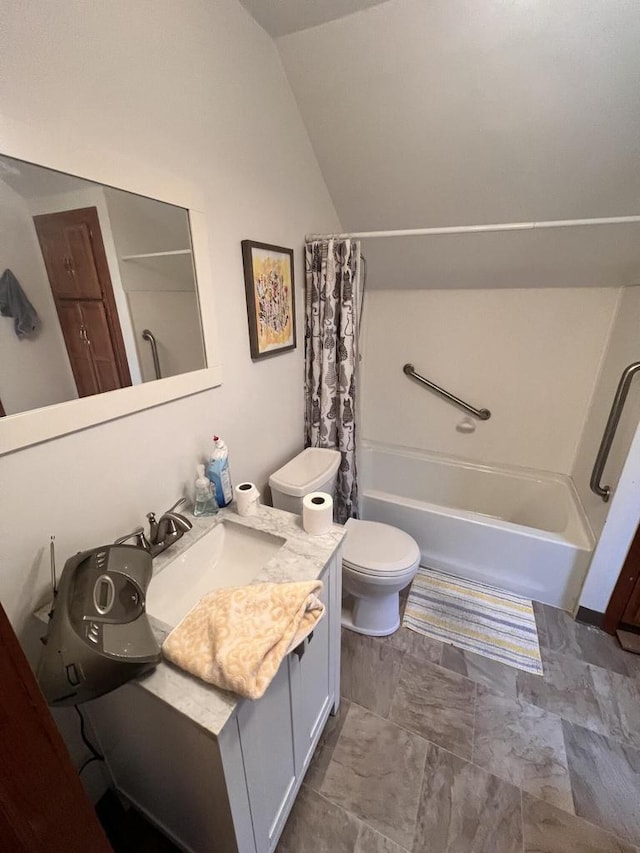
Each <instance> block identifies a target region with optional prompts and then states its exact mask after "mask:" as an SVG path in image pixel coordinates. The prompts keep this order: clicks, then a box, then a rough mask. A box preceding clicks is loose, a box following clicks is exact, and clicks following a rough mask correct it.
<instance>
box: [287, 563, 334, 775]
mask: <svg viewBox="0 0 640 853" xmlns="http://www.w3.org/2000/svg"><path fill="white" fill-rule="evenodd" d="M322 580H323V582H324V588H323V590H322V592H321V594H320V599H321V600H322V602H323V604H324V606H325V607H326V608H327V609H326V612H325V615H324V616H323V618H322V619H321V620H320V622H318V624H317V625H316V627H315V629H314V631H313V634H312V635H311V636H310V637H309V638H307V640H306V641H305V643H304V647H303V648H304V654H302V655H301V656H300V657H298V655H296V654H292V655H290V658H291V660H290V668H291V695H292V699H293V704H292V708H293V725H294V738H295V741H294V744H295V759H296V774H297V775H300V774H302V773H304V771H305V770H306V769H307V766H308V764H309V761H310V760H311V757H312V755H313V751H314V749H315V746H316V742H317V739H318V735H319V734H320V731H321V730H322V728H323V727H324V723H325V722H326V719H327V716H328V714H329V709H330V704H331V701H332V694H331V682H330V679H329V636H330V630H329V627H330V621H329V616H330V603H331V600H332V597H331V584H332V582H333V578H332V576H331V572H330V571H325V573H324V575H323V577H322Z"/></svg>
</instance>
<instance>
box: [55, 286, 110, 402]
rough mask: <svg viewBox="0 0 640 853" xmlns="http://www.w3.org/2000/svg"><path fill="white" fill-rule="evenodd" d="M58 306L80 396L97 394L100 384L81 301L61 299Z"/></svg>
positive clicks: (59, 317) (61, 325)
mask: <svg viewBox="0 0 640 853" xmlns="http://www.w3.org/2000/svg"><path fill="white" fill-rule="evenodd" d="M56 308H57V309H58V319H59V320H60V328H61V329H62V334H63V337H64V342H65V345H66V347H67V353H68V354H69V362H70V364H71V370H72V371H73V378H74V379H75V381H76V388H77V389H78V396H80V397H89V396H91V394H97V393H98V392H99V391H100V386H99V384H98V377H97V376H96V374H95V370H94V367H93V359H92V358H91V350H90V347H89V345H88V344H87V342H86V338H85V335H84V332H85V326H84V320H83V317H82V311H81V309H80V303H79V302H72V301H64V302H62V301H61V302H59V303H58V304H57V305H56Z"/></svg>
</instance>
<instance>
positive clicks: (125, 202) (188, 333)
mask: <svg viewBox="0 0 640 853" xmlns="http://www.w3.org/2000/svg"><path fill="white" fill-rule="evenodd" d="M104 195H105V199H106V202H107V209H108V211H109V221H110V223H111V229H112V232H113V240H114V243H115V247H116V253H117V256H118V261H117V263H118V269H119V276H120V280H121V281H122V287H123V289H124V292H125V294H126V302H127V312H128V315H129V319H130V322H131V326H132V330H133V333H134V338H135V344H136V350H137V355H138V363H139V366H140V373H141V375H142V379H143V381H144V382H149V381H150V380H153V379H155V378H157V377H156V373H155V367H154V363H153V358H152V351H151V348H150V346H149V342H148V341H146V340H145V339H143V337H142V333H143V331H144V330H145V329H150V330H151V332H152V333H153V335H154V336H155V338H156V344H157V348H158V361H159V363H160V370H161V375H162V376H163V377H167V376H176V375H178V374H181V373H186V372H188V371H191V370H199V369H200V368H202V367H205V366H206V363H205V356H204V348H203V343H202V330H201V324H200V314H199V311H198V299H197V296H196V280H195V270H194V266H193V255H192V254H191V251H190V250H191V235H190V233H189V219H188V214H187V212H186V211H185V210H183V209H182V208H179V207H172V206H170V205H167V204H161V203H160V202H158V201H154V200H150V199H147V198H143V197H141V196H137V195H134V194H133V193H124V192H120V191H119V190H114V189H112V188H110V187H107V188H105V190H104ZM183 250H186V251H188V252H189V254H185V255H164V256H160V257H155V258H140V259H136V260H124V258H126V257H128V256H131V255H139V254H146V253H150V252H174V251H183Z"/></svg>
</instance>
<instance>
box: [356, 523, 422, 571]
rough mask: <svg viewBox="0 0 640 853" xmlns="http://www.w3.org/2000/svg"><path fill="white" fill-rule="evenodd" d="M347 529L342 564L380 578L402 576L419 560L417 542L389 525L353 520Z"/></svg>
mask: <svg viewBox="0 0 640 853" xmlns="http://www.w3.org/2000/svg"><path fill="white" fill-rule="evenodd" d="M345 527H346V528H347V536H346V538H345V545H344V554H343V562H344V563H346V565H347V566H349V567H350V568H352V569H355V570H356V571H359V572H363V573H364V574H377V575H388V574H394V573H401V572H406V571H407V569H409V568H411V567H412V566H414V565H416V564H417V563H418V561H419V559H420V549H419V548H418V544H417V542H416V541H415V539H413V537H411V536H409V534H408V533H405V532H404V531H403V530H398V528H397V527H392V526H391V525H390V524H381V523H380V522H379V521H361V520H360V519H356V518H350V519H349V520H348V521H347V523H346V524H345Z"/></svg>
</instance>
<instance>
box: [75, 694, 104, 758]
mask: <svg viewBox="0 0 640 853" xmlns="http://www.w3.org/2000/svg"><path fill="white" fill-rule="evenodd" d="M73 707H74V708H75V709H76V712H77V714H78V716H79V717H80V737H81V738H82V741H83V743H84V745H85V746H86V747H87V749H88V750H89V752H90V753H91V757H90V758H87V760H86V761H84V762H83V763H82V764H81V765H80V769H79V770H78V773H82V771H83V770H84V769H85V767H87V766H88V765H89V764H91V762H92V761H104V755H102V753H100V752H99V751H98V750H97V749H96V748H95V746H94V745H93V744H92V743H91V741H90V740H89V738H88V737H87V732H86V728H85V722H84V716H83V714H82V711H81V710H80V708H79V707H78V705H74V706H73Z"/></svg>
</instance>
